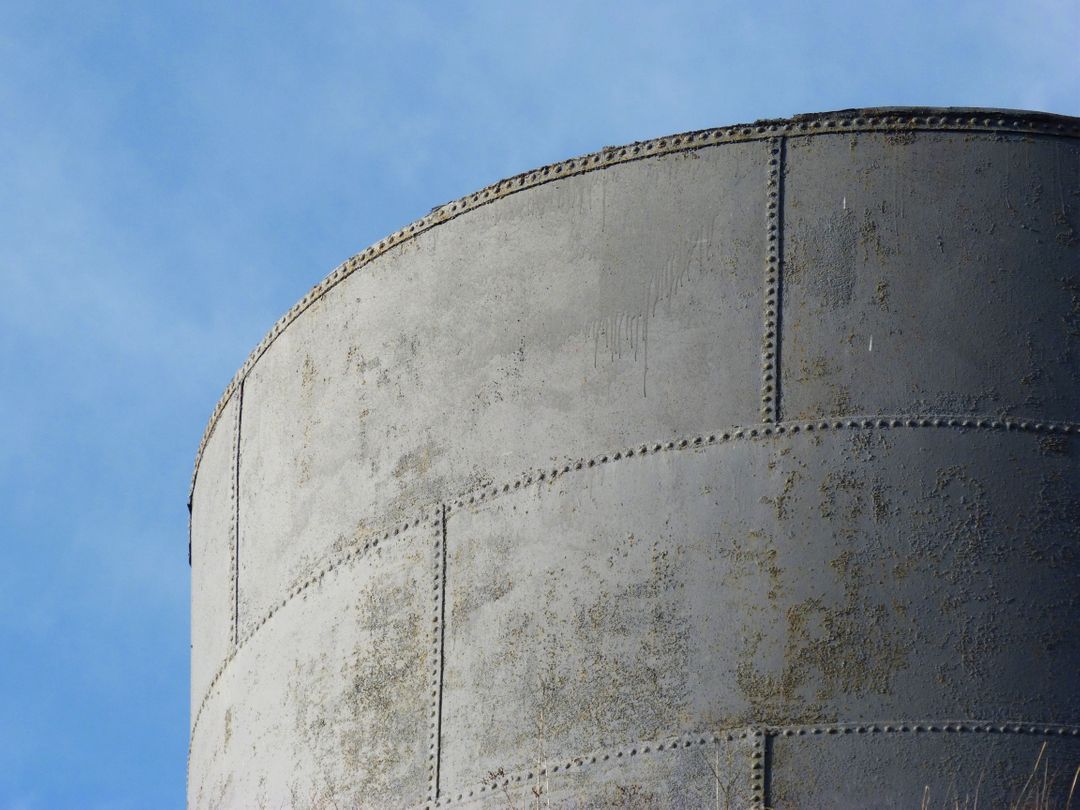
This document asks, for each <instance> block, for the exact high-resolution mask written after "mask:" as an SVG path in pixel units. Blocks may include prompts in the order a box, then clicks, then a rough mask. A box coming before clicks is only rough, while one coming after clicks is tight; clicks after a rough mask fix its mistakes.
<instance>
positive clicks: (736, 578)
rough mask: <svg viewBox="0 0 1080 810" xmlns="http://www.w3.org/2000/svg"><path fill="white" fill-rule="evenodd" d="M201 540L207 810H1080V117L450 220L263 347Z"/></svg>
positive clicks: (536, 187)
mask: <svg viewBox="0 0 1080 810" xmlns="http://www.w3.org/2000/svg"><path fill="white" fill-rule="evenodd" d="M191 528H192V530H191V543H192V546H191V560H192V594H193V596H192V643H193V648H192V731H191V752H190V761H189V791H188V801H189V806H190V807H193V808H195V807H198V808H202V807H259V806H263V807H280V806H289V807H308V808H316V807H320V808H321V807H342V808H343V807H353V806H357V807H388V806H399V807H436V806H437V807H443V806H461V807H477V808H480V807H483V808H522V810H524V808H547V807H566V808H570V807H580V808H586V807H597V808H599V807H714V808H745V807H760V808H764V807H776V808H819V807H843V806H860V807H912V806H920V804H921V803H923V802H925V805H924V806H927V807H941V806H948V807H953V806H956V805H959V806H972V805H973V804H975V802H976V801H977V802H980V803H982V806H1000V805H1006V806H1008V805H1009V804H1010V803H1015V804H1016V805H1017V806H1025V807H1026V806H1031V807H1054V806H1063V805H1064V802H1065V800H1066V796H1067V795H1068V792H1069V788H1070V783H1071V780H1072V779H1073V776H1074V773H1075V772H1076V769H1077V767H1078V766H1080V685H1078V679H1077V672H1080V629H1078V628H1080V622H1078V621H1077V617H1078V616H1080V576H1078V574H1080V564H1078V561H1077V551H1078V548H1080V121H1078V120H1077V119H1071V118H1063V117H1059V116H1048V115H1042V114H1036V113H1013V112H1000V111H984V110H977V111H973V110H962V111H961V110H923V109H904V110H872V111H845V112H839V113H828V114H820V115H811V116H803V117H800V118H795V119H791V120H785V121H766V122H759V123H757V124H754V125H748V126H744V127H730V128H725V129H721V130H707V131H704V132H699V133H689V134H685V135H678V136H670V137H667V138H662V139H657V140H654V141H648V142H642V143H639V144H632V145H629V146H627V147H620V148H615V149H607V150H604V151H603V152H601V153H597V154H596V155H590V156H585V157H583V158H575V159H574V160H570V161H566V162H564V163H561V164H556V165H553V166H549V167H545V168H544V169H540V170H537V171H535V172H530V173H527V174H524V175H520V176H518V177H515V178H511V179H509V180H506V181H503V182H501V183H499V184H496V185H495V186H492V187H490V188H488V189H485V190H483V191H481V192H478V193H477V194H475V195H472V196H470V197H467V198H464V199H463V200H460V201H458V202H456V203H450V204H447V205H446V206H442V207H440V208H438V209H435V210H434V211H433V212H432V214H431V215H429V216H428V217H425V218H424V219H423V220H420V221H419V222H417V223H414V224H413V225H412V226H410V227H408V228H406V229H404V230H403V231H400V232H399V233H397V234H394V235H393V236H391V237H388V239H387V240H384V242H382V243H380V244H379V245H378V246H375V247H373V248H371V249H369V250H367V251H365V252H364V253H361V254H359V255H358V256H357V257H354V259H352V260H350V261H349V262H347V263H346V264H345V265H342V267H340V268H338V269H337V270H335V271H334V273H332V274H331V276H329V277H328V278H327V280H326V281H324V282H323V283H322V284H320V285H319V286H318V287H316V288H315V289H314V290H313V291H312V293H310V294H309V295H308V296H306V297H305V299H303V300H302V301H301V302H300V303H299V304H298V305H297V306H296V307H294V309H293V310H291V311H290V313H288V314H287V315H286V316H285V318H283V319H282V321H281V322H279V324H278V325H276V326H275V327H274V329H273V330H272V331H271V333H270V334H269V335H268V336H267V339H266V340H264V341H263V343H262V344H260V346H259V347H257V348H256V350H255V352H254V353H253V354H252V356H251V358H250V359H249V360H248V362H247V363H246V364H245V366H244V367H243V368H242V369H241V371H240V372H239V374H238V375H237V378H236V379H235V380H234V382H233V383H232V384H231V385H230V387H229V389H228V390H227V391H226V394H225V396H224V397H223V398H222V402H221V404H219V406H218V408H217V410H216V411H215V414H214V417H213V419H212V420H211V425H210V426H209V427H208V429H207V436H206V438H205V439H204V441H203V445H202V447H201V448H200V456H199V460H198V462H197V474H196V478H195V480H194V483H193V489H192V527H191ZM965 803H966V804H965Z"/></svg>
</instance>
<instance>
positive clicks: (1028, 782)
mask: <svg viewBox="0 0 1080 810" xmlns="http://www.w3.org/2000/svg"><path fill="white" fill-rule="evenodd" d="M1044 746H1045V747H1044ZM767 759H768V763H769V771H770V774H771V779H770V785H769V795H768V796H767V801H768V803H769V805H770V806H773V807H784V808H792V810H809V809H810V808H814V809H815V810H816V808H821V807H861V808H879V807H882V808H883V807H897V806H902V807H926V808H956V807H962V808H978V807H995V808H996V807H1010V808H1012V807H1017V808H1037V809H1038V808H1065V807H1066V804H1067V801H1068V796H1069V789H1070V787H1071V784H1072V780H1073V777H1074V775H1075V773H1076V767H1077V764H1078V763H1080V739H1078V738H1076V737H1073V736H1068V735H1062V734H1061V730H1060V729H1057V728H1038V727H1036V728H1032V727H1030V726H1015V725H1009V726H1002V725H992V726H988V725H979V724H961V723H955V724H951V723H950V724H946V723H917V722H916V723H893V724H878V725H876V726H874V727H872V728H871V727H870V726H854V725H852V726H839V727H820V726H819V727H807V728H798V729H787V730H785V731H782V732H777V733H775V734H774V735H770V737H769V741H768V758H767ZM904 796H906V797H908V800H907V801H906V802H902V801H899V798H900V797H904Z"/></svg>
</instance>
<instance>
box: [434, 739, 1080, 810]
mask: <svg viewBox="0 0 1080 810" xmlns="http://www.w3.org/2000/svg"><path fill="white" fill-rule="evenodd" d="M901 732H907V733H919V732H939V733H985V734H1025V735H1035V736H1050V737H1080V726H1065V725H1055V724H1027V723H982V722H965V721H946V722H926V721H922V722H897V723H868V724H846V723H841V724H829V725H814V726H765V727H760V728H758V727H755V728H746V729H729V730H723V731H719V732H716V733H710V734H707V735H699V734H688V735H684V736H678V737H670V738H668V739H666V740H664V741H663V742H660V743H652V742H644V743H636V744H634V745H631V746H628V747H624V748H618V749H610V750H603V751H597V752H592V753H590V754H587V755H584V756H577V757H572V758H569V759H567V760H564V761H560V762H558V763H555V764H552V765H548V766H546V767H543V768H539V769H536V770H529V771H521V772H519V773H515V774H510V775H504V776H503V777H502V778H500V779H496V780H488V781H485V782H482V783H480V784H477V785H473V786H471V787H469V788H464V789H461V790H459V791H457V792H456V793H454V794H452V795H450V796H446V797H444V798H441V799H438V800H437V801H428V802H425V803H424V804H422V805H421V807H423V808H432V807H446V806H448V805H452V804H456V803H457V802H461V801H465V800H467V799H470V798H474V797H476V796H482V795H484V794H486V793H492V792H496V791H500V790H502V789H504V788H510V787H515V786H518V785H525V784H528V783H529V782H531V781H533V780H534V779H535V778H536V777H537V776H551V775H554V774H558V773H565V772H567V771H573V770H581V769H583V768H587V767H588V766H590V765H597V764H603V763H609V762H620V761H624V760H628V759H632V758H634V757H638V756H642V755H646V754H657V753H663V752H665V751H668V752H671V751H679V750H682V749H685V748H692V747H700V746H706V745H717V744H719V743H721V742H734V741H737V740H748V741H749V742H750V744H751V746H752V748H751V750H750V769H751V797H752V801H753V802H754V804H755V806H758V807H763V806H764V801H765V781H766V778H765V776H766V774H765V771H766V760H765V758H766V753H765V746H766V741H767V739H768V738H770V737H781V736H782V737H793V736H800V737H801V736H816V735H830V734H878V733H901Z"/></svg>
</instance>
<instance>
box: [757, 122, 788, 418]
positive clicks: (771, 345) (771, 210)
mask: <svg viewBox="0 0 1080 810" xmlns="http://www.w3.org/2000/svg"><path fill="white" fill-rule="evenodd" d="M768 144H769V156H768V165H767V170H766V172H765V302H764V303H765V306H764V311H765V318H764V327H765V328H764V333H763V334H762V345H761V421H762V422H779V421H780V292H781V290H780V281H781V264H782V263H781V243H782V239H781V226H782V220H781V214H780V212H781V206H782V204H783V196H782V194H781V187H782V183H783V161H784V137H783V136H780V137H776V138H770V139H769V141H768Z"/></svg>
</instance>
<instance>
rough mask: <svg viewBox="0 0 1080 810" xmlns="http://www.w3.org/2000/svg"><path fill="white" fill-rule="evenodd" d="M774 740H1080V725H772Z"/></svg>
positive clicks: (915, 723)
mask: <svg viewBox="0 0 1080 810" xmlns="http://www.w3.org/2000/svg"><path fill="white" fill-rule="evenodd" d="M766 733H767V734H768V735H769V736H770V737H806V736H819V735H836V734H841V735H842V734H910V733H914V734H922V733H943V734H965V733H969V734H976V733H978V734H1027V735H1035V736H1039V737H1080V726H1068V725H1060V724H1047V723H1039V724H1031V723H972V722H944V723H933V722H925V721H921V722H899V723H839V724H831V725H814V726H770V727H769V728H767V729H766Z"/></svg>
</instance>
